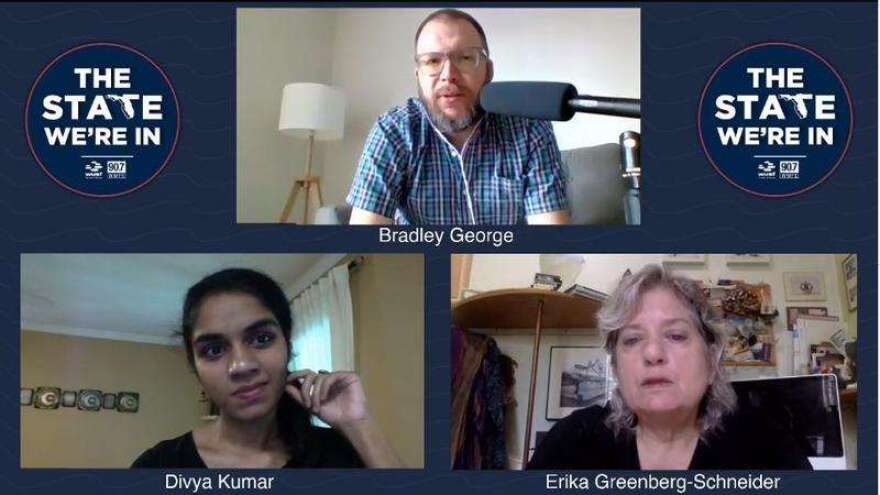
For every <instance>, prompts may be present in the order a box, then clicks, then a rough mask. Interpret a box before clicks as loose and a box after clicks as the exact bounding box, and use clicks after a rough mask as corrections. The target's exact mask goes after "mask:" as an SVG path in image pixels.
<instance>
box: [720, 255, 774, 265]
mask: <svg viewBox="0 0 880 495" xmlns="http://www.w3.org/2000/svg"><path fill="white" fill-rule="evenodd" d="M727 264H728V265H768V264H770V255H769V254H728V255H727Z"/></svg>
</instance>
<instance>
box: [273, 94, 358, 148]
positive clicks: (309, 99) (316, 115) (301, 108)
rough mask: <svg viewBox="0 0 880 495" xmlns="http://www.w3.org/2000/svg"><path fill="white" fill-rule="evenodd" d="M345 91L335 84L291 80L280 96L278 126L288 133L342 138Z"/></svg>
mask: <svg viewBox="0 0 880 495" xmlns="http://www.w3.org/2000/svg"><path fill="white" fill-rule="evenodd" d="M344 126H345V94H343V92H342V90H341V89H339V88H334V87H332V86H327V85H324V84H315V83H291V84H288V85H286V86H284V92H283V94H282V96H281V117H280V118H279V119H278V130H279V131H281V132H282V133H284V134H287V135H288V136H295V137H302V138H305V137H308V136H309V132H311V131H314V132H315V139H317V140H319V141H332V140H336V139H342V131H343V127H344Z"/></svg>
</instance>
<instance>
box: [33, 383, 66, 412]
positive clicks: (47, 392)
mask: <svg viewBox="0 0 880 495" xmlns="http://www.w3.org/2000/svg"><path fill="white" fill-rule="evenodd" d="M60 402H61V389H60V388H58V387H37V391H36V392H35V393H34V407H36V408H37V409H58V404H59V403H60Z"/></svg>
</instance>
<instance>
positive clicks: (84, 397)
mask: <svg viewBox="0 0 880 495" xmlns="http://www.w3.org/2000/svg"><path fill="white" fill-rule="evenodd" d="M103 397H104V394H102V393H101V391H100V390H89V389H85V390H80V391H79V400H78V401H77V403H76V408H77V409H79V410H80V411H99V410H101V403H102V401H103Z"/></svg>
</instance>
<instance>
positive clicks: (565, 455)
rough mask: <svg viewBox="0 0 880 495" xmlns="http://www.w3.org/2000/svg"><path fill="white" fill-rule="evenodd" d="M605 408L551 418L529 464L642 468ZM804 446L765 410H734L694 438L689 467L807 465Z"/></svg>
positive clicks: (630, 438) (628, 436) (629, 439)
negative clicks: (609, 423)
mask: <svg viewBox="0 0 880 495" xmlns="http://www.w3.org/2000/svg"><path fill="white" fill-rule="evenodd" d="M609 412H610V409H609V408H608V407H607V406H606V407H600V406H592V407H588V408H585V409H581V410H579V411H575V412H574V413H572V414H571V415H570V416H568V417H566V418H565V419H563V420H561V421H559V422H558V423H556V425H555V426H554V427H553V428H552V429H551V430H550V432H549V433H547V436H546V437H545V438H544V440H543V441H542V442H541V444H540V445H538V448H537V449H536V450H535V454H534V455H533V456H532V460H531V461H530V462H529V464H528V468H529V469H641V466H640V465H639V453H638V450H637V447H636V438H635V435H633V434H632V433H625V432H621V433H620V434H619V435H618V436H616V437H615V435H614V432H613V431H612V430H611V429H610V428H608V427H607V426H606V425H605V418H606V417H607V416H608V413H609ZM806 452H807V451H806V450H805V449H804V448H803V447H802V446H800V445H798V443H797V442H796V441H795V440H794V438H793V437H792V435H791V433H790V432H788V431H787V430H785V429H784V428H782V427H780V426H778V425H776V424H775V423H772V422H771V420H770V419H769V418H767V417H766V416H759V415H757V414H755V413H752V412H747V411H737V412H736V413H735V414H733V415H729V416H727V417H725V418H724V421H723V429H722V430H721V431H718V430H716V431H715V432H713V433H710V434H709V435H708V436H707V438H706V439H705V440H700V441H699V443H697V448H696V450H695V451H694V456H693V458H691V464H690V466H688V469H731V470H732V469H770V470H773V469H806V470H811V469H812V466H811V465H810V461H809V460H808V459H807V453H806Z"/></svg>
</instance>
